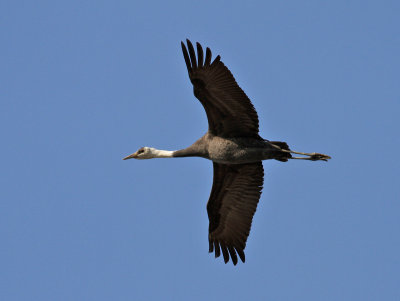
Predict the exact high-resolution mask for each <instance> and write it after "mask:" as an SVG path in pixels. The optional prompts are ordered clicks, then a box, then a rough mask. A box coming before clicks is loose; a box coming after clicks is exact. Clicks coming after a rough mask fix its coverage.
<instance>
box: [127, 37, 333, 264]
mask: <svg viewBox="0 0 400 301" xmlns="http://www.w3.org/2000/svg"><path fill="white" fill-rule="evenodd" d="M186 42H187V47H186V45H185V44H184V43H183V42H181V46H182V52H183V57H184V59H185V63H186V67H187V70H188V73H189V79H190V81H191V83H192V85H193V92H194V95H195V96H196V98H197V99H198V100H199V101H200V103H201V104H202V105H203V107H204V110H205V111H206V114H207V119H208V131H207V132H206V133H205V135H204V136H203V137H201V138H200V139H198V140H197V141H196V142H195V143H193V144H192V145H191V146H189V147H187V148H185V149H181V150H176V151H168V150H159V149H155V148H152V147H141V148H140V149H139V150H138V151H136V152H135V153H133V154H131V155H129V156H127V157H125V158H124V160H126V159H131V158H134V159H152V158H178V157H201V158H205V159H208V160H211V161H212V162H213V168H214V178H213V184H212V189H211V194H210V197H209V200H208V203H207V213H208V218H209V234H208V241H209V252H210V253H211V252H215V257H219V256H220V255H221V253H222V255H223V258H224V261H225V263H227V262H228V261H229V258H231V260H232V262H233V264H234V265H236V264H237V262H238V256H239V258H240V259H241V260H242V262H245V253H244V249H245V247H246V241H247V237H248V236H249V233H250V228H251V223H252V219H253V216H254V213H255V211H256V208H257V204H258V201H259V199H260V196H261V190H262V187H263V181H264V169H263V164H262V161H263V160H268V159H275V160H278V161H282V162H286V161H288V160H289V159H302V160H311V161H318V160H322V161H327V160H328V159H330V158H331V157H329V156H327V155H324V154H319V153H303V152H297V151H293V150H291V149H290V148H289V146H288V145H287V143H286V142H281V141H269V140H266V139H263V138H262V137H261V136H260V135H259V129H258V116H257V112H256V110H255V108H254V106H253V105H252V103H251V101H250V99H249V98H248V97H247V96H246V94H245V93H244V92H243V90H242V89H241V88H240V87H239V85H238V84H237V83H236V80H235V78H234V77H233V75H232V73H231V72H230V71H229V69H228V68H227V67H226V66H225V65H224V63H222V61H221V57H220V56H219V55H218V56H217V57H216V58H215V59H214V60H213V61H212V59H211V50H210V49H209V48H208V47H207V48H206V51H205V54H204V51H203V48H202V46H201V45H200V44H199V43H196V48H197V57H196V52H195V49H194V47H193V45H192V43H191V42H190V41H189V40H186ZM292 154H297V155H301V156H300V157H293V156H292Z"/></svg>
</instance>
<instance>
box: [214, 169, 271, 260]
mask: <svg viewBox="0 0 400 301" xmlns="http://www.w3.org/2000/svg"><path fill="white" fill-rule="evenodd" d="M213 164H214V179H213V187H212V190H211V194H210V199H209V200H208V203H207V213H208V218H209V220H210V225H209V236H208V240H209V251H210V252H213V251H214V249H215V257H219V256H220V249H221V252H222V255H223V257H224V261H225V263H227V262H228V261H229V255H230V257H231V259H232V262H233V264H234V265H236V263H237V262H238V258H237V255H239V257H240V259H241V260H242V261H243V262H245V255H244V248H245V247H246V240H247V237H248V236H249V233H250V228H251V222H252V220H253V216H254V213H255V212H256V208H257V204H258V201H259V199H260V195H261V190H262V186H263V182H264V169H263V165H262V162H256V163H249V164H230V165H227V164H219V163H215V162H213Z"/></svg>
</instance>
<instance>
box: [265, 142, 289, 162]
mask: <svg viewBox="0 0 400 301" xmlns="http://www.w3.org/2000/svg"><path fill="white" fill-rule="evenodd" d="M269 143H271V144H273V145H276V146H278V147H280V148H281V149H284V150H290V148H289V145H288V144H287V143H286V142H282V141H269ZM277 152H278V156H277V157H276V158H275V159H276V160H278V161H281V162H286V161H287V160H289V158H292V155H291V154H290V153H287V152H280V151H279V150H278V151H277Z"/></svg>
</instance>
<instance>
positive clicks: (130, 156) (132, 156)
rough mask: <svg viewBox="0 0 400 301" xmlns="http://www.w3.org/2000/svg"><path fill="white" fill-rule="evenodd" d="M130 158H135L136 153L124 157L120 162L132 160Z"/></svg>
mask: <svg viewBox="0 0 400 301" xmlns="http://www.w3.org/2000/svg"><path fill="white" fill-rule="evenodd" d="M132 158H137V152H136V153H133V154H132V155H129V156H126V157H125V158H123V159H122V160H128V159H132Z"/></svg>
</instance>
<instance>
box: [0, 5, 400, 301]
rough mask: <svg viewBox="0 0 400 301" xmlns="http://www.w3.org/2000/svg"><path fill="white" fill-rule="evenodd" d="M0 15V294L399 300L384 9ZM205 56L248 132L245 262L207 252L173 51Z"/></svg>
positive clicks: (394, 60) (51, 10)
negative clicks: (282, 153) (219, 65)
mask: <svg viewBox="0 0 400 301" xmlns="http://www.w3.org/2000/svg"><path fill="white" fill-rule="evenodd" d="M242 2H244V1H240V2H239V1H230V2H229V3H228V2H227V1H196V2H194V1H147V2H145V1H140V2H137V1H96V2H93V1H74V0H72V1H3V2H1V3H0V14H1V18H0V39H1V45H2V46H1V47H0V65H1V68H0V136H1V141H2V143H1V148H0V161H1V170H2V172H1V173H0V185H1V189H0V239H1V245H0V267H1V268H0V299H1V300H278V301H279V300H308V301H313V300H319V301H320V300H352V301H354V300H363V301H365V300H400V286H399V280H400V257H399V254H400V236H399V229H400V188H399V186H400V185H399V170H400V164H399V160H398V158H397V150H398V149H399V148H400V139H399V128H400V127H399V117H398V116H399V113H400V88H399V82H400V81H399V70H400V59H399V53H400V21H399V11H400V4H399V2H398V1H274V2H272V1H248V2H247V3H242ZM185 38H190V39H191V40H192V41H193V42H195V41H199V42H200V43H202V45H203V46H209V47H210V48H211V49H212V51H213V54H214V55H217V54H220V55H221V57H222V61H223V62H224V63H225V64H226V65H227V66H228V67H229V68H230V70H231V71H232V73H233V74H234V76H235V78H236V80H237V81H238V83H239V85H240V86H241V87H242V88H243V89H244V90H245V92H246V93H247V95H248V96H249V97H250V99H251V100H252V101H253V104H254V106H255V107H256V109H257V111H258V113H259V117H260V129H261V133H262V136H263V137H264V138H267V139H270V140H282V141H287V142H288V143H289V145H290V146H291V147H292V149H295V150H299V151H310V152H313V151H316V152H322V153H326V154H329V155H331V156H332V158H333V159H332V160H331V161H330V162H328V163H325V162H307V161H304V162H303V161H300V162H297V161H291V162H288V163H281V162H275V161H267V162H264V169H265V184H264V192H263V194H262V197H261V200H260V204H259V206H258V210H257V212H256V215H255V218H254V221H253V227H252V231H251V234H250V237H249V240H248V244H247V248H246V259H247V261H246V263H245V264H241V263H239V264H238V265H237V266H236V267H234V266H233V265H232V264H228V265H225V264H224V263H223V261H222V260H221V258H219V259H214V258H213V256H212V255H210V254H208V253H207V252H208V242H207V229H208V220H207V214H206V202H207V199H208V196H209V193H210V189H211V184H212V164H211V163H210V162H208V161H206V160H204V159H199V158H185V159H171V160H167V159H158V160H146V161H135V160H131V161H122V160H121V159H122V157H124V156H126V155H128V154H130V153H132V152H134V151H136V149H137V148H139V147H141V146H153V147H156V148H161V149H172V150H174V149H178V148H184V147H186V146H188V145H190V144H191V143H192V142H194V141H195V140H196V139H197V138H198V137H200V136H201V135H203V134H204V132H205V131H206V129H207V120H206V116H205V113H204V111H203V108H202V107H201V105H200V103H199V102H198V101H197V100H196V99H195V98H194V96H193V94H192V87H191V84H190V82H189V79H188V76H187V71H186V67H185V63H184V60H183V56H182V53H181V49H180V41H181V40H184V39H185Z"/></svg>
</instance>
